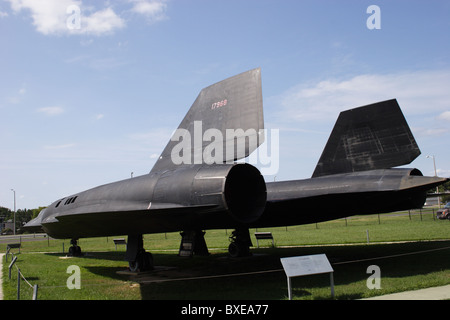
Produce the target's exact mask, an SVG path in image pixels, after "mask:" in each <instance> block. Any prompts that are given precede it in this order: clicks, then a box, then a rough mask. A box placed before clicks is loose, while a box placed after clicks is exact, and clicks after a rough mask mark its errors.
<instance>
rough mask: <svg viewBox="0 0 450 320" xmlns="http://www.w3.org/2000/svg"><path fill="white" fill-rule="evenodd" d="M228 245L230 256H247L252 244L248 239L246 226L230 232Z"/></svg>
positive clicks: (249, 254) (248, 234)
mask: <svg viewBox="0 0 450 320" xmlns="http://www.w3.org/2000/svg"><path fill="white" fill-rule="evenodd" d="M230 241H231V243H230V245H229V246H228V253H229V254H230V256H231V257H233V258H237V257H248V256H251V255H252V254H251V253H250V247H251V246H252V240H251V239H250V233H249V231H248V228H237V229H236V230H234V231H233V232H232V233H231V236H230Z"/></svg>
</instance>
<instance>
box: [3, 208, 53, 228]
mask: <svg viewBox="0 0 450 320" xmlns="http://www.w3.org/2000/svg"><path fill="white" fill-rule="evenodd" d="M45 208H46V207H39V208H36V209H18V210H17V211H16V228H17V229H18V230H17V232H18V233H21V227H22V226H23V225H24V224H25V223H27V222H28V221H30V220H32V219H34V218H36V217H37V216H38V214H39V212H41V211H42V210H43V209H45ZM8 220H11V221H14V211H12V210H11V209H8V208H5V207H0V223H1V225H2V227H3V223H5V222H6V221H8ZM11 231H12V230H11ZM1 232H2V233H3V232H4V230H1Z"/></svg>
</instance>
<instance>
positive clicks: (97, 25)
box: [74, 8, 125, 36]
mask: <svg viewBox="0 0 450 320" xmlns="http://www.w3.org/2000/svg"><path fill="white" fill-rule="evenodd" d="M123 27H125V21H124V20H123V19H122V18H120V17H119V16H118V15H116V13H115V12H114V11H113V9H111V8H106V9H104V10H102V11H97V12H94V13H93V14H91V15H90V16H86V17H85V16H82V20H81V29H80V30H78V31H80V33H86V34H92V35H97V36H99V35H102V34H108V33H111V32H113V31H114V30H116V29H122V28H123ZM74 31H76V30H74Z"/></svg>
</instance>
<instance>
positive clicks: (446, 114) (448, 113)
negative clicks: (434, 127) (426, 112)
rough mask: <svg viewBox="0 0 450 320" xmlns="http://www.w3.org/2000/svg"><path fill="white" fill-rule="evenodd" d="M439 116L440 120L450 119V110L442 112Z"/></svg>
mask: <svg viewBox="0 0 450 320" xmlns="http://www.w3.org/2000/svg"><path fill="white" fill-rule="evenodd" d="M437 118H438V119H439V120H444V121H450V111H445V112H442V113H441V114H440V115H439V116H438V117H437Z"/></svg>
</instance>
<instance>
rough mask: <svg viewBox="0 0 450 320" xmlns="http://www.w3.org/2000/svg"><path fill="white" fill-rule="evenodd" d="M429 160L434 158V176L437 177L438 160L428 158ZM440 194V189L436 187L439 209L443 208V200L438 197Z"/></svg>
mask: <svg viewBox="0 0 450 320" xmlns="http://www.w3.org/2000/svg"><path fill="white" fill-rule="evenodd" d="M427 158H433V166H434V176H435V177H437V171H436V160H435V158H436V157H435V156H434V155H433V156H427ZM438 194H439V187H437V186H436V195H437V198H438V206H439V208H441V198H440V197H439V196H438Z"/></svg>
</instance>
